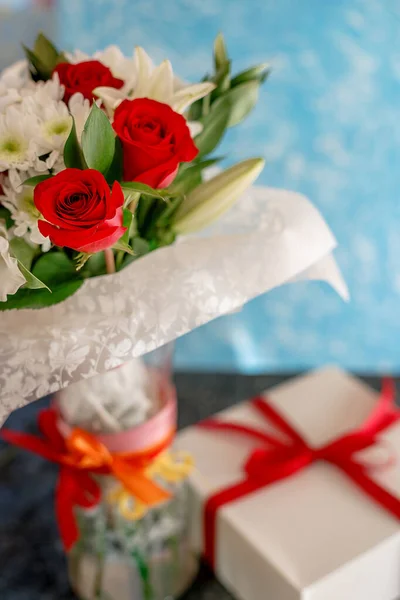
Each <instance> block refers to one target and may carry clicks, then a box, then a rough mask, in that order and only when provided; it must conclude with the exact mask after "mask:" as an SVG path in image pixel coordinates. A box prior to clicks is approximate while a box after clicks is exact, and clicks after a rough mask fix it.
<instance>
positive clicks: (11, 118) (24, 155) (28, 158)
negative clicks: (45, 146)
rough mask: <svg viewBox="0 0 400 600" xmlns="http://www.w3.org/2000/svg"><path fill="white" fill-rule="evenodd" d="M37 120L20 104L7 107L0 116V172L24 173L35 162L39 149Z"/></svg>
mask: <svg viewBox="0 0 400 600" xmlns="http://www.w3.org/2000/svg"><path fill="white" fill-rule="evenodd" d="M39 142H40V128H39V120H38V119H37V118H36V117H35V115H33V114H30V113H27V112H26V110H24V107H23V105H22V104H16V105H12V106H8V107H7V109H6V111H5V113H4V114H2V115H0V171H6V170H7V169H12V168H15V169H20V170H21V171H26V170H28V169H29V168H30V167H33V165H34V164H35V163H36V162H37V157H38V156H40V153H41V150H42V148H41V147H40V144H39Z"/></svg>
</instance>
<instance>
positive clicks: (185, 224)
mask: <svg viewBox="0 0 400 600" xmlns="http://www.w3.org/2000/svg"><path fill="white" fill-rule="evenodd" d="M264 163H265V161H264V159H262V158H249V159H247V160H244V161H243V162H240V163H238V164H237V165H234V166H233V167H230V168H229V169H227V170H226V171H223V172H222V173H220V174H219V175H217V176H216V177H214V178H213V179H210V180H209V181H205V182H204V183H202V184H200V185H199V186H198V187H196V188H195V189H194V190H193V191H192V192H191V193H190V194H189V195H188V196H187V197H186V198H185V200H184V201H183V202H182V204H181V206H180V207H179V209H178V210H177V212H176V214H175V215H174V220H173V223H172V227H173V230H174V231H175V233H179V234H187V233H193V232H195V231H198V230H199V229H203V228H204V227H207V225H210V224H211V223H212V222H213V221H216V220H217V219H218V218H219V217H220V216H221V215H222V214H223V213H224V212H226V211H227V210H229V209H230V208H231V207H232V206H233V204H234V203H235V202H236V200H237V199H238V198H239V197H240V196H241V195H242V194H243V192H244V191H245V190H246V189H247V188H248V187H249V186H250V185H251V184H252V183H253V181H255V179H257V177H258V175H259V174H260V173H261V171H262V169H263V167H264Z"/></svg>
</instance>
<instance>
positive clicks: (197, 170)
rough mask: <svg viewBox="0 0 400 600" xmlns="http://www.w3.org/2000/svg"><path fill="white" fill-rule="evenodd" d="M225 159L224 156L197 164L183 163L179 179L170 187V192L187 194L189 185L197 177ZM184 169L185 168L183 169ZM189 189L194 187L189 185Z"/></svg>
mask: <svg viewBox="0 0 400 600" xmlns="http://www.w3.org/2000/svg"><path fill="white" fill-rule="evenodd" d="M224 158H225V157H224V156H216V157H215V158H208V159H206V160H201V161H199V162H195V163H186V164H185V163H183V164H182V165H181V169H180V170H179V173H178V175H177V177H176V178H175V180H174V182H173V183H172V184H171V185H170V186H169V188H168V190H169V191H170V192H172V193H174V194H176V195H180V194H186V193H187V184H188V183H189V182H190V181H191V179H192V178H193V177H194V176H195V175H197V174H201V173H202V172H203V171H204V169H208V168H209V167H212V166H213V165H216V164H218V163H219V162H221V160H224ZM182 167H184V168H183V169H182ZM189 187H192V186H191V185H189Z"/></svg>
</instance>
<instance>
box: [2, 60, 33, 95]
mask: <svg viewBox="0 0 400 600" xmlns="http://www.w3.org/2000/svg"><path fill="white" fill-rule="evenodd" d="M31 84H32V79H31V77H30V74H29V68H28V62H27V61H26V60H19V61H18V62H16V63H14V64H13V65H11V66H10V67H7V68H6V69H4V70H3V71H2V72H1V74H0V85H4V87H5V88H7V89H15V90H20V89H21V88H23V87H27V86H28V87H29V86H30V85H31Z"/></svg>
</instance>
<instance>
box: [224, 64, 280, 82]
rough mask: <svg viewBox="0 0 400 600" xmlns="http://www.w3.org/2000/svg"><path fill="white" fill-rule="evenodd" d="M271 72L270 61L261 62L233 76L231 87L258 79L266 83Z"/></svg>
mask: <svg viewBox="0 0 400 600" xmlns="http://www.w3.org/2000/svg"><path fill="white" fill-rule="evenodd" d="M270 73H271V68H270V65H269V63H261V64H259V65H257V66H255V67H251V68H250V69H247V70H246V71H242V72H241V73H238V74H237V75H236V76H235V77H233V79H232V81H231V87H235V86H236V85H239V84H240V83H245V82H246V81H253V80H255V79H256V80H257V81H259V82H260V83H264V81H265V80H266V79H267V77H268V76H269V74H270Z"/></svg>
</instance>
